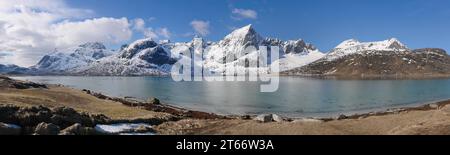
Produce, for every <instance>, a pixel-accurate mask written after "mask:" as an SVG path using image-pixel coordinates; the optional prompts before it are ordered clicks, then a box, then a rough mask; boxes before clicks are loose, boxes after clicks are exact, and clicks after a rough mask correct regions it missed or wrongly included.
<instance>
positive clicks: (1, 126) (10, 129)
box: [0, 122, 22, 135]
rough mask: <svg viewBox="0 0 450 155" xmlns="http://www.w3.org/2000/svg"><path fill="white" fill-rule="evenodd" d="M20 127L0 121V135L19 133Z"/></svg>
mask: <svg viewBox="0 0 450 155" xmlns="http://www.w3.org/2000/svg"><path fill="white" fill-rule="evenodd" d="M21 129H22V128H21V127H20V126H17V125H13V124H5V123H1V122H0V135H20V133H21Z"/></svg>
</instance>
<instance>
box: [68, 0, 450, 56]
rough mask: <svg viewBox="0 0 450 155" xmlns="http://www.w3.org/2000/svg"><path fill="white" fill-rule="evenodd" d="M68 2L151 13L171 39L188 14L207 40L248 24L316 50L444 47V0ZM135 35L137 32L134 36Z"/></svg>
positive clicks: (447, 9) (448, 19) (113, 13)
mask: <svg viewBox="0 0 450 155" xmlns="http://www.w3.org/2000/svg"><path fill="white" fill-rule="evenodd" d="M68 3H69V4H70V5H74V6H75V7H80V8H88V9H92V10H95V12H96V15H97V16H110V17H117V18H118V17H127V18H129V19H133V18H143V19H150V18H151V19H152V21H150V22H149V23H148V25H151V26H152V27H167V28H168V29H169V30H170V31H171V32H172V34H173V36H172V37H171V40H173V41H188V40H190V39H191V37H186V35H183V34H186V33H188V32H190V31H192V28H191V26H190V25H189V23H190V22H191V21H192V20H195V19H196V20H203V21H209V22H210V34H208V35H207V36H206V38H207V39H209V40H219V39H221V38H222V37H224V36H225V35H226V34H227V33H229V32H230V29H231V28H233V27H240V26H244V25H246V24H253V25H254V27H255V28H256V30H257V31H258V32H259V33H260V34H262V35H263V36H273V37H279V38H281V39H297V38H303V39H305V40H306V41H308V42H311V43H313V44H315V45H316V46H317V47H319V49H321V51H328V50H330V49H331V48H333V47H335V46H336V45H337V44H339V43H340V42H342V41H343V40H345V39H349V38H356V39H358V40H361V41H375V40H384V39H387V38H391V37H396V38H398V39H400V40H401V41H402V42H404V43H405V44H407V45H408V46H409V47H410V48H420V47H441V48H445V49H447V50H450V44H449V43H450V29H449V28H450V1H448V0H394V1H393V0H261V1H257V0H223V1H219V0H132V1H129V0H82V1H69V2H68ZM236 8H238V9H251V10H254V11H255V12H257V18H256V19H240V20H238V19H235V18H233V16H234V15H233V13H232V11H233V9H236ZM134 37H136V38H138V37H141V36H140V35H136V36H134Z"/></svg>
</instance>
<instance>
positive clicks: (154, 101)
mask: <svg viewBox="0 0 450 155" xmlns="http://www.w3.org/2000/svg"><path fill="white" fill-rule="evenodd" d="M147 102H148V103H150V104H155V105H160V104H161V102H160V101H159V99H157V98H154V97H152V98H149V99H148V100H147Z"/></svg>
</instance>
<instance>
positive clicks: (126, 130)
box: [95, 123, 154, 135]
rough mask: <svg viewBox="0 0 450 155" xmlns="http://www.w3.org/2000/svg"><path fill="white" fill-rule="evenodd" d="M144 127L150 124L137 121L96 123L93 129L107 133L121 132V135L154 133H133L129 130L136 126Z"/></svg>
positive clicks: (134, 128) (148, 126) (136, 127)
mask: <svg viewBox="0 0 450 155" xmlns="http://www.w3.org/2000/svg"><path fill="white" fill-rule="evenodd" d="M141 127H145V128H151V127H152V126H151V125H149V124H144V123H138V124H132V123H120V124H109V125H101V124H100V125H96V126H95V130H96V131H98V132H102V133H109V134H121V135H153V134H154V133H133V132H130V131H134V130H136V129H138V128H141Z"/></svg>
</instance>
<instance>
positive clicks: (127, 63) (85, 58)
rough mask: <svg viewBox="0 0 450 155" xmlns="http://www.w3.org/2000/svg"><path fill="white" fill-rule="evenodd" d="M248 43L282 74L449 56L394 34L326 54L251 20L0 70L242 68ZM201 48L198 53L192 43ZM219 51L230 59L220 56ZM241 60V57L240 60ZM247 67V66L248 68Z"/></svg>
mask: <svg viewBox="0 0 450 155" xmlns="http://www.w3.org/2000/svg"><path fill="white" fill-rule="evenodd" d="M248 46H255V47H257V48H258V47H259V46H278V47H279V48H280V50H281V51H280V59H279V60H276V61H275V63H279V64H280V71H281V73H282V74H285V75H333V76H344V75H350V76H360V75H394V74H395V75H397V74H401V75H416V74H449V73H450V67H449V65H450V61H449V60H450V58H449V56H448V55H447V53H446V52H445V51H444V50H442V49H433V48H428V49H417V50H411V49H409V48H407V47H406V46H405V45H404V44H402V43H401V42H400V41H398V40H397V39H389V40H385V41H379V42H359V41H357V40H354V39H351V40H346V41H344V42H343V43H341V44H340V45H338V46H337V47H336V48H335V49H333V50H332V51H330V52H329V53H328V54H324V53H322V52H320V51H319V50H318V49H317V48H316V47H315V46H314V45H312V44H310V43H306V42H305V41H303V40H301V39H299V40H288V41H282V40H279V39H276V38H263V37H262V36H260V35H259V34H258V33H257V32H256V31H255V29H254V28H253V27H252V25H248V26H245V27H242V28H240V29H236V30H234V31H233V32H232V33H230V34H229V35H227V36H226V37H225V38H223V39H222V40H220V41H218V42H206V41H204V40H203V39H202V38H200V37H195V38H194V39H193V40H192V41H190V42H178V43H171V42H170V41H160V42H155V41H153V40H152V39H142V40H137V41H135V42H133V43H131V44H129V45H123V46H122V47H121V48H120V49H118V50H110V49H107V48H106V47H105V46H104V45H103V44H101V43H86V44H83V45H79V46H77V47H74V48H70V49H68V50H67V51H62V52H53V53H51V54H48V55H46V56H44V57H43V58H42V59H41V60H40V61H39V62H38V64H36V65H35V66H32V67H30V68H23V67H18V66H15V65H0V73H3V74H33V75H102V76H128V75H133V76H142V75H168V74H170V70H171V68H172V66H173V65H174V64H175V63H176V62H177V61H178V60H180V59H181V58H187V59H190V58H192V57H193V56H198V57H201V58H202V59H203V61H201V60H197V61H196V62H194V63H193V64H194V65H198V66H201V67H202V68H204V69H208V70H210V71H212V72H216V73H220V74H225V75H234V72H233V73H231V72H226V71H227V68H228V67H233V68H236V69H238V70H239V69H246V68H248V67H249V66H248V65H249V64H256V63H257V62H258V57H257V56H256V54H257V53H256V52H253V53H244V49H245V48H246V47H248ZM199 47H201V48H203V49H205V50H203V53H202V52H200V53H198V51H199V50H195V48H199ZM224 56H225V57H233V56H235V58H234V59H231V60H226V59H225V58H224ZM244 60H245V61H244ZM243 62H245V63H243ZM249 70H251V68H250V69H249Z"/></svg>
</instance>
